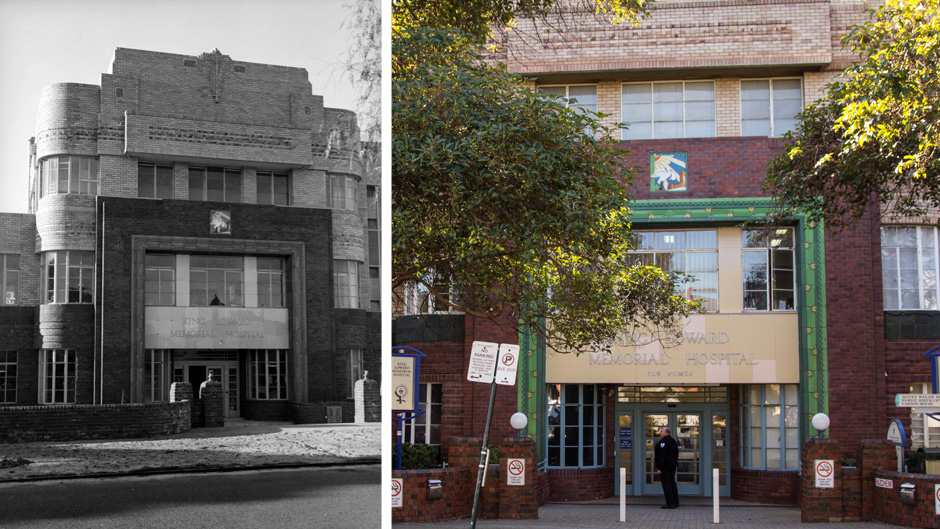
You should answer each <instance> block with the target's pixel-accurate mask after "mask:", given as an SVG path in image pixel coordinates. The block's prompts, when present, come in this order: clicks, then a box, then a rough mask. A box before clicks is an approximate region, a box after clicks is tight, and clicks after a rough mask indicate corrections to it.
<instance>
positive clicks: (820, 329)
mask: <svg viewBox="0 0 940 529" xmlns="http://www.w3.org/2000/svg"><path fill="white" fill-rule="evenodd" d="M771 209H772V204H771V201H770V199H769V198H762V197H756V198H721V199H677V200H637V201H633V202H631V208H630V216H631V224H632V227H633V228H635V229H652V228H669V227H677V228H678V227H683V228H685V227H694V228H710V227H720V226H744V227H746V226H747V223H755V225H760V223H762V222H764V221H765V220H766V218H767V215H768V213H770V211H771ZM788 225H791V226H793V227H794V228H795V230H794V231H795V236H796V245H797V249H798V251H797V252H796V275H797V277H796V283H797V293H796V295H797V313H798V317H799V329H800V331H799V332H800V348H799V355H800V359H799V361H800V410H801V412H802V413H801V415H800V427H801V432H802V435H803V438H804V439H806V438H808V437H811V436H812V435H813V433H814V432H815V431H814V430H813V428H812V424H811V419H812V417H813V415H815V414H816V413H819V412H823V413H829V400H828V365H827V355H826V270H825V241H824V231H823V227H822V225H821V224H819V223H813V222H809V221H807V220H806V217H805V216H804V215H803V214H801V213H799V212H797V211H794V212H793V214H792V216H791V222H790V223H788ZM519 348H520V353H519V354H520V362H519V375H518V377H519V378H518V382H519V383H518V409H519V411H522V412H524V413H525V414H526V415H527V416H528V419H529V423H528V425H527V427H526V430H525V434H526V435H528V436H530V437H532V438H533V439H535V440H536V444H537V447H538V454H539V461H540V462H544V461H546V457H547V456H546V448H545V442H546V440H545V431H546V423H545V421H546V417H545V414H546V413H547V400H546V394H545V391H546V389H545V382H544V376H545V344H544V343H542V341H541V340H539V339H538V337H537V333H536V332H533V330H531V329H522V330H521V331H520V333H519ZM539 466H540V467H542V466H543V464H541V463H540V465H539Z"/></svg>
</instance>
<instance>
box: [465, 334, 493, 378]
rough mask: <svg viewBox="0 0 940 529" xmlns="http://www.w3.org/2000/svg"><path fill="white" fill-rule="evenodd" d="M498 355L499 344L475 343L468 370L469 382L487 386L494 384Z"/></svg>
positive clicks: (471, 351) (471, 350)
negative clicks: (482, 383) (481, 383)
mask: <svg viewBox="0 0 940 529" xmlns="http://www.w3.org/2000/svg"><path fill="white" fill-rule="evenodd" d="M498 354H499V344H497V343H493V342H477V341H475V342H473V347H471V349H470V368H469V369H468V370H467V380H469V381H470V382H484V383H486V384H490V383H492V382H493V373H494V372H495V371H496V357H497V355H498Z"/></svg>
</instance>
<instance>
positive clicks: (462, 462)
mask: <svg viewBox="0 0 940 529" xmlns="http://www.w3.org/2000/svg"><path fill="white" fill-rule="evenodd" d="M482 442H483V440H482V439H480V438H479V437H455V438H454V439H453V440H452V441H451V442H450V457H448V458H447V465H448V466H451V467H467V468H468V469H470V470H471V472H472V474H473V478H474V479H476V476H477V467H478V466H479V465H480V443H482Z"/></svg>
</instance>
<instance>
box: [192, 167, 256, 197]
mask: <svg viewBox="0 0 940 529" xmlns="http://www.w3.org/2000/svg"><path fill="white" fill-rule="evenodd" d="M210 173H211V174H213V175H215V174H221V180H220V182H217V183H221V185H222V190H221V193H222V196H221V197H212V196H211V194H212V193H218V192H219V191H218V190H216V189H212V190H210V189H209V184H210V183H211V182H210V180H211V179H210ZM194 175H195V176H196V178H197V180H196V181H194V180H193V177H194ZM230 177H231V178H230ZM195 183H198V185H194V184H195ZM188 184H189V185H188V189H189V200H192V201H198V202H231V203H236V204H237V203H241V202H242V200H243V196H244V195H243V193H244V179H243V176H242V170H241V169H233V168H230V167H211V166H190V167H189V171H188ZM236 184H237V185H236Z"/></svg>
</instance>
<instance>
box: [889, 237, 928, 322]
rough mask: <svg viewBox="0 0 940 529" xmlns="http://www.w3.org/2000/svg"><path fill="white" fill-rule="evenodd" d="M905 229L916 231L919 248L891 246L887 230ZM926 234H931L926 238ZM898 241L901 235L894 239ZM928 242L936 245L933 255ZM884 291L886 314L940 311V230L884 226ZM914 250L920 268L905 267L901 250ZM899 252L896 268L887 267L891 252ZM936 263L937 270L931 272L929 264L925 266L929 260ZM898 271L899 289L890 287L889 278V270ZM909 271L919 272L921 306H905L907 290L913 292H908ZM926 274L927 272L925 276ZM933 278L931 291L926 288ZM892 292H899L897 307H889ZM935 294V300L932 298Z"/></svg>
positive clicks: (918, 303)
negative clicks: (903, 303) (903, 302)
mask: <svg viewBox="0 0 940 529" xmlns="http://www.w3.org/2000/svg"><path fill="white" fill-rule="evenodd" d="M902 229H914V230H915V239H916V242H915V245H914V246H888V245H887V244H886V242H887V231H888V230H902ZM925 232H928V233H927V234H926V235H925ZM894 238H895V240H897V239H898V237H897V234H895V236H894ZM925 241H930V244H932V245H933V248H932V250H933V251H932V252H930V251H929V250H930V247H929V246H925ZM880 244H881V289H882V290H881V292H882V310H884V311H937V310H940V230H938V229H937V227H935V226H923V225H908V224H892V225H884V226H881V241H880ZM902 248H906V249H913V250H914V251H915V252H916V254H917V255H916V257H917V259H916V261H917V267H916V269H913V268H901V261H902V259H901V249H902ZM890 249H895V250H896V251H895V252H894V253H895V255H894V257H893V260H894V265H895V266H893V267H889V266H886V265H887V264H888V263H887V260H888V259H889V258H890V256H889V253H890V252H889V250H890ZM928 255H929V257H928ZM928 260H932V261H933V267H932V269H929V270H928V269H927V267H928V266H930V265H929V263H928V264H925V261H928ZM889 270H895V271H896V273H895V274H894V278H893V279H894V280H895V281H896V284H897V288H889V286H890V283H889V279H892V278H889V277H888V275H889V273H888V271H889ZM905 270H916V272H917V280H916V287H917V307H915V308H911V307H902V306H901V304H902V301H903V296H902V292H903V291H904V290H912V289H910V288H907V289H904V288H902V286H903V285H904V279H903V272H904V271H905ZM925 272H927V273H926V274H925ZM930 276H932V280H933V282H934V288H933V289H932V291H931V289H930V288H929V287H928V286H927V285H925V283H926V282H927V281H929V280H931V279H930ZM889 291H896V292H897V306H896V307H889V306H888V302H889ZM931 294H932V300H930V299H928V298H929V296H930V295H931ZM930 301H932V303H933V306H932V307H927V304H928V303H929V302H930Z"/></svg>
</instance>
